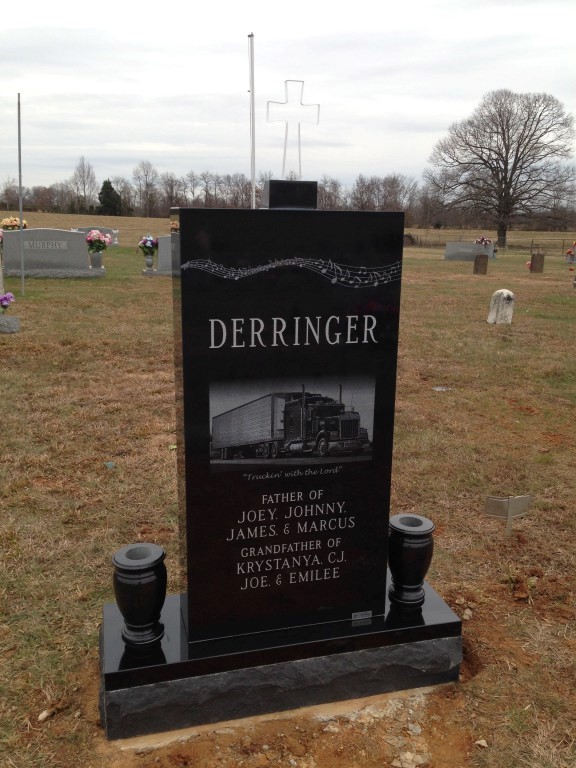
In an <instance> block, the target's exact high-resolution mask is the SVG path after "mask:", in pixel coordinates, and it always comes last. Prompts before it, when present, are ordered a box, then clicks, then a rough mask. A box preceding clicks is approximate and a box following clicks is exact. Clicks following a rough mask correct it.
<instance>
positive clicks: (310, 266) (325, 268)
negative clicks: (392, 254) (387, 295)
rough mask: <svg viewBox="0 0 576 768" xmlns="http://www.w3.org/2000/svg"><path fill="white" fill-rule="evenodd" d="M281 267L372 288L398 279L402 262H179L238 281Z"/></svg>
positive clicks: (296, 260)
mask: <svg viewBox="0 0 576 768" xmlns="http://www.w3.org/2000/svg"><path fill="white" fill-rule="evenodd" d="M281 267H300V268H301V269H307V270H309V271H310V272H315V273H316V274H317V275H320V276H321V277H323V278H325V279H326V280H329V281H330V282H331V283H332V284H333V285H340V286H342V287H343V288H376V287H377V286H379V285H386V284H388V283H393V282H395V281H396V280H400V277H401V274H402V262H400V261H397V262H395V263H394V264H390V265H389V266H387V267H355V266H351V265H349V264H336V263H335V262H333V261H332V260H329V261H324V260H323V259H304V258H301V257H298V256H296V257H293V258H289V259H275V260H274V261H270V262H268V263H267V264H259V265H258V266H256V267H239V268H237V267H225V266H224V265H223V264H217V263H216V262H214V261H211V260H210V259H193V260H191V261H187V262H186V263H185V264H182V269H183V270H184V269H199V270H201V271H202V272H208V273H209V274H211V275H215V276H216V277H221V278H223V279H225V280H240V279H242V278H244V277H251V276H252V275H257V274H259V273H261V272H268V271H270V270H271V269H278V268H281Z"/></svg>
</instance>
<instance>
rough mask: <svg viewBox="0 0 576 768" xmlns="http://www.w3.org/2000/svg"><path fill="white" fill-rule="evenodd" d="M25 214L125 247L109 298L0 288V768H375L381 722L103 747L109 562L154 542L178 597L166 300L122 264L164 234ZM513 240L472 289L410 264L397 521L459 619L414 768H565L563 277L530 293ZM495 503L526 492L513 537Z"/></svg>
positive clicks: (569, 650) (570, 481)
mask: <svg viewBox="0 0 576 768" xmlns="http://www.w3.org/2000/svg"><path fill="white" fill-rule="evenodd" d="M37 216H38V217H41V216H43V215H42V214H29V215H27V216H26V218H27V219H28V223H29V225H30V226H40V225H42V226H64V225H65V226H66V228H68V227H70V226H82V225H83V224H86V225H91V224H98V223H99V224H101V225H105V224H108V223H109V222H110V221H112V222H113V225H114V227H115V228H116V227H117V226H118V228H120V230H121V242H122V243H124V244H125V245H126V247H120V248H110V249H109V250H108V251H106V253H105V255H104V262H105V266H106V269H107V276H106V278H104V279H101V280H92V281H90V280H33V279H28V280H27V281H26V288H25V296H21V295H20V283H19V280H17V279H14V278H12V279H7V280H6V283H7V284H6V289H7V290H11V291H12V292H13V293H14V294H15V295H16V299H17V302H16V304H14V305H13V306H12V307H11V309H10V313H11V314H14V315H17V316H18V317H19V318H20V321H21V331H20V333H18V334H14V335H3V336H0V348H1V350H2V388H1V393H2V394H1V398H0V419H1V422H0V423H1V425H2V454H1V459H0V501H1V505H2V510H3V511H2V515H1V516H0V542H1V551H0V572H1V573H2V579H1V586H0V652H1V654H2V669H3V675H2V677H1V678H0V755H1V758H0V763H1V764H2V765H6V766H8V767H11V766H15V767H17V768H48V766H50V768H52V767H54V768H58V767H60V766H62V767H64V766H65V767H66V768H68V767H69V766H72V765H77V764H79V765H83V766H85V768H112V766H113V767H114V768H120V766H122V768H156V767H158V768H173V767H174V766H191V767H194V768H216V766H221V767H222V768H232V767H233V766H234V768H235V767H236V766H237V765H239V764H240V763H241V762H242V761H243V764H244V766H245V768H253V767H254V766H256V765H262V764H263V763H262V762H260V763H258V762H257V758H258V756H259V755H260V756H261V755H262V754H264V753H263V752H262V750H263V749H264V746H263V745H266V747H267V748H268V750H267V752H266V754H268V755H269V758H266V761H267V764H269V765H271V766H282V767H284V766H288V765H298V766H300V765H301V766H302V767H305V768H312V766H315V768H350V766H352V765H353V766H354V768H383V767H384V766H386V765H389V764H390V763H391V762H392V759H393V757H394V754H391V753H390V749H391V747H390V745H389V744H388V742H387V741H386V738H387V736H388V732H387V730H386V728H387V724H386V720H385V719H374V718H372V720H370V719H365V720H363V721H359V722H358V723H356V724H355V725H354V724H351V723H349V722H347V721H345V720H343V719H338V718H336V720H335V721H334V723H332V724H331V727H330V728H327V727H326V723H323V722H318V721H315V720H311V719H309V718H307V717H305V716H294V717H292V718H288V719H284V720H278V721H272V722H271V723H264V724H260V725H258V726H254V727H253V728H248V727H247V726H238V727H235V728H233V729H232V731H231V732H222V733H213V732H211V733H209V734H204V735H201V736H198V737H196V738H195V739H193V740H192V741H191V742H190V743H187V744H179V745H176V746H174V747H169V748H165V749H162V750H158V751H149V752H146V751H145V750H144V751H142V752H140V753H133V752H128V753H120V752H119V751H118V748H117V746H115V745H114V744H107V743H106V742H105V741H104V738H103V733H102V730H101V728H100V726H99V723H98V712H97V696H98V627H99V624H100V621H101V611H102V605H103V603H104V602H109V601H111V600H113V590H112V581H111V578H112V567H111V562H110V559H111V556H112V554H113V552H114V551H115V550H116V549H117V548H118V547H120V546H122V545H124V544H126V543H128V542H131V541H135V540H138V539H141V540H147V541H155V542H157V543H159V544H161V545H162V546H164V547H165V549H166V550H167V554H168V557H167V566H168V570H169V574H170V583H169V591H170V592H176V591H179V590H180V588H181V584H180V582H179V577H178V567H177V559H178V558H177V552H178V531H177V503H176V490H175V461H174V459H175V455H174V450H173V447H174V443H175V436H174V408H173V403H174V390H173V387H174V383H173V367H172V310H171V286H170V280H169V279H168V278H163V277H158V278H148V277H144V276H142V274H141V270H142V268H143V266H144V265H143V258H142V257H141V256H140V255H138V254H137V252H136V248H135V246H136V242H137V239H138V238H139V237H140V236H141V235H142V234H145V233H147V232H148V231H152V234H154V235H158V234H163V233H167V232H168V226H169V223H168V221H167V220H165V221H164V220H145V219H122V220H119V219H110V218H109V219H106V220H105V217H101V218H100V217H98V218H95V217H89V216H87V217H71V216H66V217H63V218H62V219H61V223H56V221H55V218H56V217H55V215H50V216H49V221H48V216H47V215H46V219H40V218H38V219H37V218H36V217H37ZM124 222H126V225H124ZM156 222H157V226H156V225H155V223H156ZM129 224H130V225H131V226H132V227H133V228H132V229H131V230H128V225H129ZM161 224H162V226H164V227H165V230H161V229H160V226H161ZM439 234H440V236H444V235H448V233H447V232H445V231H444V230H443V231H442V232H441V233H439ZM464 234H465V237H466V239H468V240H471V239H474V235H473V234H472V233H464ZM481 234H487V235H490V234H491V233H486V232H485V233H481ZM492 234H493V233H492ZM512 235H513V236H514V237H516V236H517V235H518V236H520V235H522V237H524V238H526V240H525V241H524V247H523V249H519V250H514V249H510V251H509V252H506V253H504V254H499V255H498V258H497V259H496V260H495V261H491V262H490V263H489V265H488V274H487V275H486V276H474V275H472V264H471V263H470V262H445V261H444V260H443V259H442V253H443V250H442V248H432V247H429V248H407V249H406V250H405V266H404V277H403V288H402V309H401V319H400V326H401V332H400V350H399V373H398V395H397V405H396V425H395V458H394V471H393V500H392V513H393V514H394V513H398V512H416V513H419V514H423V515H426V516H428V517H430V518H431V519H432V520H433V521H434V522H435V523H436V526H437V528H436V533H435V542H436V544H435V546H436V548H435V556H434V560H433V563H432V568H431V570H430V573H429V580H430V582H431V583H432V585H433V586H434V587H435V588H436V589H437V590H438V591H439V592H440V594H441V595H442V596H443V597H444V598H445V599H446V600H447V602H448V603H449V605H450V606H451V607H452V608H453V609H454V610H455V611H456V612H457V613H459V614H460V615H461V616H463V617H465V621H464V644H465V661H464V665H463V670H462V681H461V682H460V683H459V684H457V685H454V686H449V687H448V688H442V689H438V690H436V691H434V692H433V693H431V694H429V695H428V696H427V697H426V699H427V709H426V714H425V715H424V716H423V717H422V719H421V720H420V725H421V727H422V740H425V742H426V744H427V748H428V751H429V753H430V755H431V759H430V762H429V768H464V767H468V766H475V767H476V768H510V767H511V766H514V768H522V767H523V766H526V768H528V766H530V768H572V766H573V765H574V764H575V763H576V748H575V743H576V742H575V740H576V693H575V691H574V675H575V673H576V662H575V659H576V631H575V630H576V594H575V583H574V573H575V571H576V548H575V545H574V542H575V540H576V515H575V512H574V499H575V497H576V467H575V464H574V457H575V455H576V451H575V448H576V439H575V432H574V424H575V422H576V333H575V330H576V323H575V319H576V289H575V288H573V287H572V281H573V277H574V274H575V273H574V272H570V271H569V267H568V265H567V264H566V263H565V262H564V259H563V257H562V256H561V255H560V253H558V255H554V253H553V252H552V251H550V250H548V251H547V257H546V263H545V272H544V273H543V274H542V275H535V274H530V273H529V272H528V271H527V269H526V267H525V261H526V258H527V252H528V251H529V247H530V240H531V237H530V233H511V237H512ZM536 236H537V237H540V238H541V239H542V240H543V239H544V235H543V234H542V233H538V235H535V237H536ZM570 236H571V235H570ZM546 237H547V238H549V241H552V240H553V241H554V242H556V241H557V240H558V238H560V239H561V238H562V237H564V238H565V239H568V237H567V236H566V234H564V235H557V234H556V233H551V234H549V235H547V236H546ZM455 239H457V238H455ZM547 242H548V241H547ZM547 247H548V246H547ZM548 254H550V255H548ZM499 288H508V289H509V290H511V291H513V292H514V294H515V296H516V306H515V313H514V322H513V324H512V325H511V326H491V325H490V326H489V325H487V323H486V317H487V314H488V307H489V301H490V296H491V295H492V293H493V292H494V291H495V290H497V289H499ZM488 494H491V495H507V494H512V495H514V494H532V495H533V497H534V502H533V505H532V509H531V513H530V514H529V515H528V516H527V517H525V518H523V519H520V520H518V521H516V522H515V523H514V531H513V535H512V536H511V537H509V538H506V537H505V535H504V525H503V524H501V523H500V522H499V521H497V520H494V519H489V518H486V517H485V516H484V514H483V508H484V500H485V497H486V495H488ZM41 713H48V714H47V715H46V719H45V720H44V721H43V722H39V720H38V717H39V715H40V714H41ZM405 735H406V736H409V734H408V733H406V734H405ZM287 739H288V740H289V741H290V740H292V741H293V742H294V744H295V745H296V746H294V745H293V747H292V749H293V750H296V751H292V752H290V750H289V749H288V748H287V747H286V743H287ZM292 741H290V743H292ZM484 744H485V746H484ZM298 750H300V751H298ZM275 755H277V758H276V757H274V756H275ZM294 755H296V756H297V757H294ZM291 760H296V762H290V761H291Z"/></svg>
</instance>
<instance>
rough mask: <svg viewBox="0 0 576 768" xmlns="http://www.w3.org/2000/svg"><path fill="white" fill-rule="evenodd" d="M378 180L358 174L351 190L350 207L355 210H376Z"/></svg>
mask: <svg viewBox="0 0 576 768" xmlns="http://www.w3.org/2000/svg"><path fill="white" fill-rule="evenodd" d="M376 190H377V180H376V177H375V176H372V177H371V178H368V177H367V176H364V175H363V174H361V173H360V174H358V176H357V178H356V181H355V182H354V185H353V187H352V189H351V191H350V207H351V208H352V210H354V211H374V210H375V209H376V206H377V195H376Z"/></svg>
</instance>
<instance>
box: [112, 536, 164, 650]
mask: <svg viewBox="0 0 576 768" xmlns="http://www.w3.org/2000/svg"><path fill="white" fill-rule="evenodd" d="M165 557H166V553H165V552H164V550H163V549H162V547H159V546H158V545H157V544H144V543H141V544H128V546H126V547H122V548H121V549H119V550H118V551H117V552H116V554H115V555H114V557H113V558H112V562H113V563H114V592H115V594H116V602H117V604H118V608H119V610H120V613H121V614H122V616H123V617H124V629H123V630H122V637H123V639H124V641H125V642H126V644H127V645H128V646H132V647H135V648H136V647H139V648H141V647H142V646H145V645H150V644H154V643H158V642H159V641H160V640H161V638H162V636H163V635H164V626H163V625H162V624H161V623H160V612H161V611H162V606H163V605H164V600H165V598H166V580H167V575H166V566H165V565H164V558H165Z"/></svg>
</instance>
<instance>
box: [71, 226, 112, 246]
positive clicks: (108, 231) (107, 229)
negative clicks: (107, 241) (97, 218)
mask: <svg viewBox="0 0 576 768" xmlns="http://www.w3.org/2000/svg"><path fill="white" fill-rule="evenodd" d="M93 229H97V230H98V231H99V232H102V234H104V235H110V237H111V238H112V242H111V245H120V243H119V242H118V235H119V234H120V230H119V229H112V228H111V227H101V226H99V225H98V226H95V227H74V228H73V229H72V230H71V232H84V234H86V235H87V234H88V232H91V231H92V230H93Z"/></svg>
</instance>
